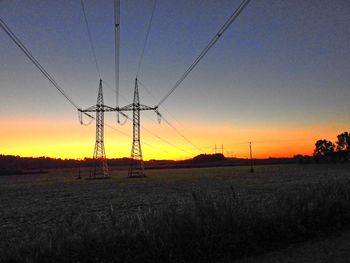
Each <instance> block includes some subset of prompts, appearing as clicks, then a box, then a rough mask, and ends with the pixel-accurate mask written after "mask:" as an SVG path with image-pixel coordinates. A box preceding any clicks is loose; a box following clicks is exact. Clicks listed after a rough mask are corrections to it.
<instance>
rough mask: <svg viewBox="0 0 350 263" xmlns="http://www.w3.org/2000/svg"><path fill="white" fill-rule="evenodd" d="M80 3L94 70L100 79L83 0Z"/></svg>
mask: <svg viewBox="0 0 350 263" xmlns="http://www.w3.org/2000/svg"><path fill="white" fill-rule="evenodd" d="M80 3H81V8H82V10H83V15H84V21H85V25H86V31H87V34H88V38H89V42H90V47H91V52H92V55H93V57H94V61H95V66H96V71H97V73H98V76H99V79H101V71H100V67H99V66H98V61H97V56H96V51H95V47H94V42H93V41H92V36H91V31H90V27H89V23H88V19H87V16H86V11H85V5H84V0H80Z"/></svg>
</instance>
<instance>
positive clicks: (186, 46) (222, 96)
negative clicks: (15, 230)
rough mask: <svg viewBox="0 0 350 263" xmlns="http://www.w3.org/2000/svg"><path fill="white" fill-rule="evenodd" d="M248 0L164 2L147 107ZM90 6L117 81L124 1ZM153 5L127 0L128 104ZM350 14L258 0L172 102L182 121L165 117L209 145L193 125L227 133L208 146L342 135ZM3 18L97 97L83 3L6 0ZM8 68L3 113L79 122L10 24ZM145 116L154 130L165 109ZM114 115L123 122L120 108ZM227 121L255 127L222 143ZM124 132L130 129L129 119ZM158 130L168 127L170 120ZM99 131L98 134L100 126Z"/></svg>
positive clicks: (42, 57)
mask: <svg viewBox="0 0 350 263" xmlns="http://www.w3.org/2000/svg"><path fill="white" fill-rule="evenodd" d="M239 3H240V1H237V0H230V1H229V0H221V1H199V0H198V1H188V0H187V1H185V0H179V1H170V0H158V3H157V7H156V11H155V15H154V21H153V26H152V29H151V33H150V38H149V43H148V45H147V48H146V53H145V56H144V61H143V66H142V68H141V72H140V76H139V78H140V81H141V82H142V83H143V84H145V86H146V87H147V88H148V89H149V91H150V92H151V93H152V94H153V95H154V96H155V97H156V98H157V101H155V100H154V98H152V97H151V96H150V95H149V94H148V93H147V92H146V91H145V90H144V89H143V88H142V87H141V88H140V92H141V102H142V103H144V104H148V105H154V104H156V103H157V102H158V101H159V100H160V99H161V97H162V96H163V95H164V94H166V92H167V91H168V90H169V89H170V88H171V87H172V85H173V84H174V83H175V82H176V81H177V79H178V78H179V77H180V75H181V74H182V73H183V72H184V71H185V70H186V68H187V67H188V66H189V65H190V64H191V63H192V61H193V60H194V58H195V57H196V56H197V55H198V53H199V52H200V51H201V50H202V49H203V47H204V46H205V45H206V44H207V43H208V41H209V40H210V39H211V38H212V37H213V35H214V34H215V33H216V32H217V30H218V29H219V28H220V27H221V25H222V24H223V23H224V22H225V21H226V19H227V18H228V17H229V16H230V15H231V13H232V12H233V10H234V9H235V8H236V7H237V6H238V4H239ZM85 4H86V10H87V16H88V20H89V23H90V28H91V32H92V36H93V39H94V44H95V48H96V53H97V57H98V61H99V64H100V68H101V72H102V78H103V79H104V80H105V81H106V82H107V83H110V85H111V86H112V87H111V88H113V86H114V73H113V72H114V35H113V1H111V0H109V1H92V0H85ZM152 4H153V1H148V0H144V1H140V0H138V1H136V0H127V1H123V0H122V1H121V8H122V9H121V60H120V67H121V70H120V74H121V79H120V80H121V81H120V87H121V96H123V97H125V98H127V100H128V101H125V100H123V99H121V102H122V104H127V103H130V102H131V95H132V90H133V83H134V78H135V74H136V70H137V64H138V60H139V57H140V53H141V49H142V45H143V41H144V36H145V32H146V28H147V23H148V19H149V16H150V13H151V9H152ZM349 13H350V2H349V1H347V0H335V1H326V0H318V1H316V0H309V1H303V0H293V1H281V0H252V1H251V3H250V4H249V5H248V7H247V8H246V9H245V10H244V12H243V13H242V14H241V16H240V17H239V18H238V19H237V20H236V21H235V22H234V24H233V25H232V26H231V27H230V28H229V30H227V32H226V33H225V34H224V35H223V37H222V38H221V39H220V40H219V41H218V42H217V44H216V45H215V46H214V47H213V48H212V50H210V52H209V53H208V55H207V56H206V57H205V58H204V59H203V61H202V62H201V63H200V64H199V65H198V66H197V68H196V69H195V70H194V71H193V72H192V73H191V74H190V75H189V77H188V78H187V79H186V80H185V81H184V82H183V83H182V84H181V86H180V87H179V88H178V89H177V90H176V91H175V93H174V94H173V95H172V96H170V97H169V99H168V100H167V101H166V102H165V103H164V106H165V108H166V109H167V110H168V111H169V112H171V113H172V115H174V116H175V117H176V119H177V120H178V122H180V123H181V124H178V123H177V122H176V121H175V120H172V118H171V116H169V114H168V112H167V111H165V110H163V113H164V116H165V117H168V119H169V120H171V121H172V122H173V123H174V124H175V125H178V127H182V126H181V125H183V127H182V129H183V133H184V134H189V138H190V139H191V140H193V141H194V142H195V143H198V144H200V145H201V146H202V147H204V145H203V142H202V141H198V142H197V141H196V137H197V135H196V132H194V130H193V128H190V126H191V125H192V124H194V125H196V124H198V126H201V125H203V129H213V130H214V131H215V130H217V135H216V136H215V134H214V135H212V137H208V138H207V145H213V144H214V143H217V144H221V143H225V144H229V143H232V144H233V143H235V142H237V140H244V141H249V140H257V139H261V138H265V137H270V136H268V135H266V134H265V133H264V132H263V131H264V130H268V129H271V128H273V129H275V130H276V131H279V130H280V131H281V136H278V138H275V136H276V135H273V136H274V138H272V139H276V140H277V139H286V136H288V138H289V137H290V136H293V133H290V134H288V135H284V134H283V133H284V132H285V130H290V131H293V130H296V131H298V133H299V135H298V136H299V137H300V138H299V139H303V138H305V139H308V138H314V137H313V136H315V134H317V136H322V129H323V128H324V129H325V133H324V137H329V134H331V133H334V137H335V136H336V134H337V133H338V132H341V131H344V130H346V129H349V123H350V115H349V112H350V111H349V108H350V106H349V99H350V87H349V83H350V16H349ZM0 16H1V18H2V19H3V20H4V21H6V23H7V24H8V25H9V26H10V27H11V28H12V30H13V31H14V32H15V33H16V35H17V36H18V37H19V38H20V39H21V40H22V42H23V43H24V44H25V45H26V46H27V47H28V49H29V50H31V52H32V54H33V55H34V56H35V57H36V58H37V59H38V60H39V61H40V62H41V63H42V65H44V67H45V68H46V69H47V71H48V72H50V73H51V74H52V75H53V76H54V77H55V79H56V80H57V82H58V83H60V85H61V86H62V87H63V89H64V90H65V91H66V92H67V93H68V94H69V95H70V96H71V97H72V98H73V100H74V101H75V102H77V104H78V105H79V106H81V107H82V108H85V107H88V106H91V105H93V104H94V103H95V100H96V95H97V85H98V75H97V72H96V70H95V67H94V62H93V59H92V55H91V50H90V46H89V43H88V38H87V33H86V28H85V24H84V20H83V16H82V10H81V6H80V1H78V0H76V1H64V0H62V1H38V0H36V1H34V0H26V1H16V0H11V1H10V0H0ZM0 67H1V70H0V88H1V97H0V105H1V106H0V120H3V121H4V120H9V119H11V120H16V119H18V120H19V122H18V123H19V124H18V125H19V126H18V127H17V129H18V128H19V127H20V120H23V119H35V120H40V119H50V120H52V121H53V122H55V121H62V120H63V121H67V122H73V121H75V122H76V118H77V117H76V112H75V110H74V108H72V107H71V105H70V104H68V103H67V102H66V101H65V100H64V98H63V97H62V96H61V95H60V94H59V93H58V92H57V91H56V90H55V89H54V88H53V87H51V85H50V84H49V82H48V81H47V80H46V79H45V78H44V77H43V76H42V75H41V73H40V72H39V71H38V70H37V69H36V68H35V67H34V66H33V65H32V64H31V62H29V61H28V59H27V58H26V57H25V56H24V55H23V54H22V53H21V51H20V50H19V49H18V48H17V47H16V46H15V45H14V44H13V43H12V42H11V40H10V39H9V38H8V36H7V35H6V34H5V33H4V32H0ZM104 91H105V102H106V104H108V105H111V106H114V104H115V94H114V93H113V91H112V90H111V89H110V88H108V87H105V89H104ZM145 115H146V116H145V117H146V119H145V122H144V124H145V126H146V125H147V124H149V125H151V126H152V125H153V123H152V120H150V118H153V119H155V116H153V115H152V114H150V113H146V114H145ZM107 120H108V122H110V123H112V122H114V118H113V116H108V117H107ZM3 123H4V122H3ZM5 123H6V122H5ZM77 125H78V124H77ZM129 126H130V125H129ZM187 126H188V127H189V128H188V129H191V130H186V127H187ZM228 126H229V127H231V128H230V129H232V130H234V129H235V127H237V129H238V130H242V129H243V127H249V132H247V133H246V134H240V136H238V137H239V139H238V137H237V136H236V137H237V139H236V137H234V136H233V139H232V141H227V139H225V141H223V140H221V141H220V139H218V137H220V131H221V130H223V129H225V127H228ZM152 127H153V126H152ZM191 127H192V126H191ZM329 127H332V129H330V128H329ZM21 129H25V127H22V128H21ZM121 129H124V130H125V132H130V127H129V128H127V127H126V128H121ZM303 129H305V134H304V135H300V132H301V131H302V130H303ZM153 131H154V132H155V133H158V134H159V135H160V136H162V134H164V136H165V137H166V135H167V134H168V133H167V132H166V131H163V130H162V128H156V127H155V128H154V129H153ZM89 132H90V134H91V135H92V136H93V129H90V130H89ZM197 132H201V131H200V130H199V131H197ZM276 134H278V132H276ZM4 136H6V134H4ZM117 136H119V135H117ZM208 136H209V135H208ZM228 137H229V136H228ZM266 139H271V138H266ZM328 139H333V138H328ZM1 140H4V137H2V138H1ZM91 140H92V141H93V137H92V138H91ZM118 140H119V141H121V140H126V141H127V142H128V143H129V140H130V139H129V138H126V137H122V136H121V137H120V138H118ZM0 143H1V142H0ZM92 143H93V142H92ZM184 147H185V146H184ZM187 147H190V146H188V145H187ZM1 151H2V150H1V149H0V153H1ZM4 152H6V151H4ZM294 152H295V153H297V149H294Z"/></svg>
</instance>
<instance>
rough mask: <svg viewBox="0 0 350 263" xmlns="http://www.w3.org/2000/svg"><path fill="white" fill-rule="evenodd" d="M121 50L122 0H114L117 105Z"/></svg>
mask: <svg viewBox="0 0 350 263" xmlns="http://www.w3.org/2000/svg"><path fill="white" fill-rule="evenodd" d="M119 51H120V0H114V66H115V67H114V70H115V71H114V74H115V91H116V107H118V106H119ZM118 114H119V112H118ZM118 117H119V115H118Z"/></svg>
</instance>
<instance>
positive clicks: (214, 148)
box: [214, 144, 216, 153]
mask: <svg viewBox="0 0 350 263" xmlns="http://www.w3.org/2000/svg"><path fill="white" fill-rule="evenodd" d="M214 153H216V144H215V146H214Z"/></svg>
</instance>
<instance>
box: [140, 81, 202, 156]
mask: <svg viewBox="0 0 350 263" xmlns="http://www.w3.org/2000/svg"><path fill="white" fill-rule="evenodd" d="M139 83H140V84H141V86H142V87H143V88H144V89H145V90H146V91H147V93H148V94H149V95H150V96H151V97H152V98H153V99H154V100H155V97H154V96H153V94H152V93H151V92H150V91H149V90H148V89H147V87H146V86H145V85H144V84H142V83H141V82H140V81H139ZM162 108H163V109H164V110H165V111H167V112H168V113H169V114H170V112H169V111H168V110H167V109H166V108H165V107H164V106H162ZM160 116H161V118H162V119H163V120H164V121H165V123H166V124H168V125H169V126H170V127H171V128H172V129H173V130H174V131H175V132H176V133H177V134H178V135H180V136H181V137H182V138H183V139H184V140H185V141H186V142H188V143H189V144H191V145H192V146H193V147H194V148H195V149H197V150H198V151H199V152H202V151H203V150H202V149H201V148H199V147H198V146H197V145H195V144H194V143H193V142H191V141H190V140H189V139H188V138H187V137H186V136H185V135H184V134H182V133H181V132H180V131H179V130H178V129H177V128H176V127H175V126H174V125H172V124H171V123H170V122H169V121H168V120H167V119H165V117H164V116H163V115H160ZM173 118H174V117H173Z"/></svg>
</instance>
